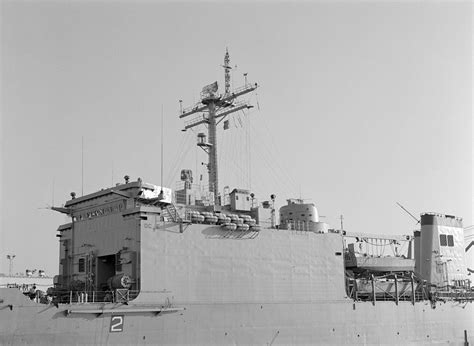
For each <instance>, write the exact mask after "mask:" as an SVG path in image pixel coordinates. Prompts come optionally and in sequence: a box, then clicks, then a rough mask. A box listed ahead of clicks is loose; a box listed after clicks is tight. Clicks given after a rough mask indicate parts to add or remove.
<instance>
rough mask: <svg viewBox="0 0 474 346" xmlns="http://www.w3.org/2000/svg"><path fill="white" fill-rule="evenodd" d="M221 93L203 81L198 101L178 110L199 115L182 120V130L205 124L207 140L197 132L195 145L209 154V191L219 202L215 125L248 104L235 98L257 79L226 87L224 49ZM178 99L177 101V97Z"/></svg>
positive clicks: (250, 88) (227, 66) (252, 87)
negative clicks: (250, 82)
mask: <svg viewBox="0 0 474 346" xmlns="http://www.w3.org/2000/svg"><path fill="white" fill-rule="evenodd" d="M223 67H224V81H225V91H224V94H223V95H222V94H219V93H218V85H217V82H214V83H212V84H209V85H206V86H205V87H204V88H202V91H201V101H200V102H198V103H196V104H195V105H194V106H191V107H189V108H186V109H182V108H181V110H180V112H181V114H180V115H179V117H180V118H184V117H187V116H190V115H192V114H195V113H202V114H201V115H199V116H197V117H195V118H194V119H191V120H189V121H187V122H186V123H185V127H184V129H183V131H186V130H188V129H190V128H193V127H196V126H199V125H202V124H207V129H208V137H209V142H206V139H205V135H204V134H202V133H200V134H198V143H197V145H198V146H199V147H201V148H202V149H203V150H204V151H205V152H206V153H207V154H208V157H209V161H208V164H207V169H208V173H209V192H211V193H213V194H214V204H215V205H220V204H221V203H220V196H219V175H218V167H217V136H216V134H217V125H218V124H219V123H220V122H221V121H222V120H224V119H225V117H226V116H227V115H229V114H231V113H235V112H238V111H240V110H242V109H248V108H252V107H253V106H251V105H250V104H249V103H248V102H245V101H239V100H237V98H238V97H239V96H242V95H244V94H247V93H249V92H251V91H253V90H255V89H256V88H257V83H255V84H248V83H247V82H246V83H245V85H244V86H243V87H240V88H238V89H236V90H234V91H231V90H230V70H231V67H230V56H229V52H228V50H226V54H225V56H224V65H223ZM180 103H181V101H180Z"/></svg>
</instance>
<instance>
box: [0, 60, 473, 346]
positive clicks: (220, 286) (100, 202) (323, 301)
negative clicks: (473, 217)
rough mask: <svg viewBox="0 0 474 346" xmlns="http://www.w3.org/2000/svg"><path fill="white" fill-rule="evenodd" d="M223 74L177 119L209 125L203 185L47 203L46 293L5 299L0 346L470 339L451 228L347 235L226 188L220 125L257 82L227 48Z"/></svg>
mask: <svg viewBox="0 0 474 346" xmlns="http://www.w3.org/2000/svg"><path fill="white" fill-rule="evenodd" d="M224 69H225V88H224V90H223V92H222V93H220V92H219V89H218V84H217V82H215V83H211V84H209V85H207V86H205V87H204V88H203V89H202V92H201V97H200V101H199V103H197V104H195V105H192V106H191V107H189V108H181V109H180V113H179V117H180V118H186V119H189V118H188V117H189V116H191V115H195V116H196V117H195V118H193V119H191V120H189V121H187V122H185V127H184V130H189V129H191V128H195V127H199V126H201V127H202V125H205V126H206V127H207V130H208V133H207V135H206V134H205V133H203V132H200V133H199V134H198V136H197V137H198V138H197V140H198V142H197V145H198V146H199V147H200V148H201V149H202V150H204V151H205V152H206V153H207V155H208V158H209V161H208V163H207V168H208V171H209V184H208V186H207V190H206V191H203V189H202V186H199V184H194V183H193V177H192V171H191V170H190V169H187V168H183V170H182V171H181V184H180V186H179V188H178V189H174V190H172V189H171V188H169V187H164V186H163V184H162V183H161V184H160V185H156V184H152V183H147V182H144V181H142V179H141V178H138V177H137V178H136V179H134V180H132V179H131V178H130V177H129V176H128V175H127V176H125V177H124V181H123V182H122V183H120V184H117V185H115V186H111V187H108V188H104V189H101V190H99V191H96V192H93V193H90V194H86V195H84V196H81V197H77V196H76V194H75V193H71V196H70V198H69V199H68V200H67V201H66V203H65V204H64V205H63V206H61V207H54V206H53V207H52V208H51V209H53V210H54V211H56V212H59V213H62V214H65V215H67V216H68V217H69V220H70V221H69V222H68V223H65V224H62V225H60V226H59V227H58V229H57V237H58V240H59V250H60V251H59V271H58V273H59V274H58V275H57V276H56V277H55V279H54V289H52V290H50V291H49V292H48V297H50V299H48V300H47V301H46V302H45V303H41V302H38V301H36V300H34V299H31V298H30V297H28V296H26V295H24V294H23V293H22V292H21V290H19V289H18V288H17V287H8V288H7V287H1V288H0V344H2V345H18V344H22V345H24V344H35V345H38V344H41V345H66V344H75V345H80V344H86V345H121V344H126V345H131V344H133V345H136V344H153V345H184V344H193V345H228V344H229V345H277V344H281V345H316V344H320V345H329V344H333V345H342V344H365V345H373V344H394V345H400V344H412V345H414V344H416V345H419V344H433V343H438V344H453V345H461V344H463V345H468V344H469V343H471V344H472V343H474V304H473V301H474V292H473V286H472V284H471V281H470V280H469V276H468V273H469V271H468V267H467V264H466V252H465V250H466V249H465V244H464V229H463V223H462V219H461V218H460V217H456V216H452V215H446V214H442V213H431V212H429V213H423V214H421V216H420V229H419V230H417V231H415V232H414V233H413V234H408V235H404V236H388V235H373V234H363V233H355V232H354V233H351V232H349V231H348V230H346V229H344V228H343V227H342V222H341V227H340V228H339V229H338V228H333V227H332V226H330V225H328V224H327V223H325V222H323V221H321V218H320V216H319V212H318V210H317V208H316V205H315V204H314V203H308V202H307V201H305V200H302V199H300V198H291V196H288V199H287V205H285V206H283V207H281V208H280V209H279V210H277V209H276V208H275V200H276V196H275V195H273V194H271V195H270V198H269V199H267V200H265V201H262V202H261V203H260V202H258V201H257V202H256V196H255V195H254V194H253V193H251V192H250V191H249V190H247V189H245V188H241V187H235V188H234V189H233V190H232V191H231V192H229V191H230V190H227V193H224V194H222V193H221V192H220V191H221V190H220V189H219V174H218V173H219V170H218V162H219V161H218V160H217V145H218V143H217V136H216V131H217V125H218V123H219V122H220V121H223V120H224V119H226V117H227V116H229V114H231V113H233V112H235V111H238V110H241V109H246V108H250V107H251V105H250V104H248V103H246V102H241V101H239V97H240V96H242V95H245V94H248V93H251V92H253V91H254V90H255V89H256V88H257V87H258V85H257V84H252V83H248V82H247V81H246V83H245V85H243V86H242V87H241V88H238V89H236V90H231V89H230V77H229V74H228V71H229V69H230V65H229V55H228V53H226V55H225V59H224ZM341 221H342V220H341ZM403 244H404V245H406V246H405V247H404V246H403ZM382 247H383V248H391V249H393V250H394V251H393V253H392V254H390V255H387V254H382V253H380V252H377V251H378V249H379V248H382ZM402 249H404V251H402Z"/></svg>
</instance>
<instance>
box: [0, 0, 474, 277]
mask: <svg viewBox="0 0 474 346" xmlns="http://www.w3.org/2000/svg"><path fill="white" fill-rule="evenodd" d="M226 48H228V50H229V53H230V58H231V65H232V66H233V70H232V71H233V72H232V86H233V87H234V88H237V87H239V86H241V85H243V84H244V76H243V74H244V73H248V76H247V78H248V81H249V82H250V81H251V82H257V83H258V84H259V88H258V89H257V91H256V93H253V94H252V95H251V96H249V97H247V98H246V100H248V101H249V102H251V103H252V104H253V105H254V108H252V109H251V110H249V111H247V112H245V113H243V112H241V113H236V114H234V115H233V116H231V117H229V123H230V129H229V130H226V131H223V130H222V128H220V130H219V134H218V140H219V142H218V145H219V152H218V158H219V169H220V174H219V176H220V187H221V189H222V188H223V187H224V186H230V187H231V189H232V188H234V187H239V188H247V189H250V190H251V191H252V192H254V193H255V195H256V196H257V198H258V199H259V200H260V201H263V200H268V199H269V196H270V194H272V193H273V194H276V196H277V200H276V204H277V206H281V205H284V204H286V199H287V198H293V197H297V198H302V199H304V200H305V201H308V202H313V203H315V205H316V207H317V208H318V211H319V214H320V215H321V216H322V218H321V221H325V222H328V223H329V224H330V225H331V226H332V227H334V228H339V222H340V221H339V216H340V215H343V216H344V228H345V229H346V230H348V231H353V232H367V233H382V234H411V233H412V232H413V230H415V229H416V228H417V227H419V225H418V226H417V225H416V221H414V220H413V219H412V218H411V217H410V216H409V215H407V214H406V213H405V212H404V211H403V210H401V209H400V208H399V207H398V206H397V205H396V202H400V203H401V204H402V205H404V206H405V207H406V208H407V209H408V210H410V212H412V213H413V214H415V215H416V216H419V214H420V213H422V212H440V213H446V214H451V215H457V216H460V217H463V219H464V225H465V226H469V225H472V224H473V221H472V214H473V190H472V187H473V184H472V180H473V179H472V178H473V151H472V148H473V140H472V138H473V122H472V5H471V3H470V2H467V1H466V2H460V1H458V2H451V1H448V2H443V1H436V2H428V1H421V2H406V1H402V2H395V1H391V2H385V1H379V2H377V1H364V2H358V1H350V2H344V1H338V2H329V1H321V2H317V1H304V2H298V1H292V2H268V1H263V2H258V1H257V2H173V3H171V2H162V1H138V2H137V1H70V2H60V1H1V76H0V77H1V78H0V79H1V99H0V102H1V118H0V126H1V132H0V136H1V137H0V138H1V141H0V145H1V151H0V153H1V154H0V155H1V157H0V164H1V166H0V175H1V176H0V178H1V185H0V195H1V199H0V203H1V205H0V227H1V228H0V272H4V273H7V272H8V260H7V259H6V255H7V254H15V255H16V257H15V260H14V262H13V266H14V269H13V271H14V272H24V270H25V269H44V270H46V272H47V273H48V274H50V275H55V274H57V271H58V248H59V247H58V238H56V236H55V235H56V230H57V228H58V226H59V225H60V224H63V223H67V222H68V220H67V218H66V217H65V216H64V215H62V214H58V213H55V212H53V211H51V210H48V209H47V208H48V206H51V205H52V204H54V205H55V206H61V205H62V204H64V203H65V202H66V201H67V200H68V199H69V198H70V195H69V194H70V192H72V191H75V192H76V193H77V194H78V195H79V196H80V195H82V194H88V193H92V192H95V191H97V190H100V189H101V188H107V187H110V186H112V185H115V183H117V182H121V181H123V176H124V175H126V174H128V175H129V176H130V177H131V179H132V180H136V179H137V178H138V177H141V178H142V179H143V180H144V181H146V182H150V183H155V184H158V185H159V184H160V183H161V181H162V180H163V183H164V185H166V186H170V187H172V188H173V187H174V186H175V183H176V182H177V181H178V180H179V172H180V170H181V169H182V168H190V169H192V170H193V174H194V177H195V182H196V181H199V177H200V175H201V174H203V175H204V180H207V174H206V172H205V171H204V166H203V165H202V164H201V163H202V162H205V161H206V157H205V154H204V152H202V151H201V150H200V149H199V148H197V147H196V146H195V143H196V135H197V133H198V132H206V129H205V128H201V129H196V130H195V131H187V132H182V131H181V129H182V128H184V121H183V119H179V118H178V115H179V102H178V101H179V100H183V105H184V106H191V105H193V104H194V103H196V102H198V101H199V92H200V91H201V88H202V87H203V86H204V85H207V84H210V83H212V82H214V81H218V83H219V85H220V90H223V82H224V72H223V68H222V64H223V59H224V54H225V50H226ZM162 115H163V123H164V127H163V131H162V128H161V123H162ZM162 133H163V142H164V155H163V158H162V157H161V154H160V152H161V144H160V143H161V140H162V137H161V136H162ZM161 162H163V170H164V174H163V177H162V176H161V173H160V171H161ZM82 172H83V173H82Z"/></svg>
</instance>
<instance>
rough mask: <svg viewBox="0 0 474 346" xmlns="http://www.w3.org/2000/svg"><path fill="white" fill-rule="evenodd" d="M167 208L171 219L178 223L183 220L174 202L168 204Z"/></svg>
mask: <svg viewBox="0 0 474 346" xmlns="http://www.w3.org/2000/svg"><path fill="white" fill-rule="evenodd" d="M165 209H166V211H167V216H169V217H171V219H172V220H173V221H174V222H177V223H182V222H183V219H182V218H181V216H179V213H178V210H177V209H176V207H175V205H174V204H173V203H170V204H167V205H166V206H165Z"/></svg>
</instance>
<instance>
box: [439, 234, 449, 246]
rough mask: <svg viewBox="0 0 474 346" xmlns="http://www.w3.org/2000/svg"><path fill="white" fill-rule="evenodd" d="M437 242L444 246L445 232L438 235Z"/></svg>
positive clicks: (445, 242) (445, 243)
mask: <svg viewBox="0 0 474 346" xmlns="http://www.w3.org/2000/svg"><path fill="white" fill-rule="evenodd" d="M439 243H440V245H441V246H446V245H447V244H448V242H447V241H446V234H440V235H439Z"/></svg>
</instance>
